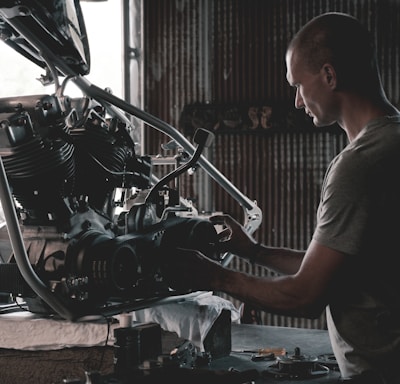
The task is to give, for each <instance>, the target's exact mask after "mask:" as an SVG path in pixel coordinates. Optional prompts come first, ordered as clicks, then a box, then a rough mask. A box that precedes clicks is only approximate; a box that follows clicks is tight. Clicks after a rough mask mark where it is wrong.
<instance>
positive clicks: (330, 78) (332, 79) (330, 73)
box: [323, 64, 337, 89]
mask: <svg viewBox="0 0 400 384" xmlns="http://www.w3.org/2000/svg"><path fill="white" fill-rule="evenodd" d="M323 71H324V76H325V80H326V83H327V84H328V86H329V87H331V88H332V89H335V88H336V80H337V79H336V72H335V69H334V68H333V67H332V66H331V65H330V64H325V65H324V66H323Z"/></svg>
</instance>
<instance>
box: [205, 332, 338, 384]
mask: <svg viewBox="0 0 400 384" xmlns="http://www.w3.org/2000/svg"><path fill="white" fill-rule="evenodd" d="M231 331H232V352H231V353H230V355H229V356H226V357H221V358H219V359H216V360H214V361H212V362H211V364H210V368H211V369H217V370H220V369H230V368H233V369H235V370H238V371H244V370H248V369H256V370H257V371H258V372H260V377H259V378H257V379H256V380H255V382H256V383H257V384H259V383H270V384H272V383H277V384H278V383H279V384H289V383H291V384H294V383H295V384H303V383H315V384H317V383H318V384H319V383H336V384H337V383H338V379H339V378H340V373H339V372H338V370H337V366H336V364H335V360H334V357H333V353H332V348H331V344H330V341H329V336H328V332H327V331H326V330H315V329H303V328H287V327H276V326H263V325H250V324H232V329H231ZM262 348H273V349H278V350H279V349H280V348H284V349H285V350H286V352H287V353H288V354H293V353H294V351H295V349H296V348H300V350H301V354H302V355H304V356H310V357H319V358H320V359H319V361H321V360H323V361H326V366H327V367H329V373H327V374H326V375H321V376H316V377H312V378H308V379H293V378H292V379H290V378H276V377H273V375H271V374H270V373H266V372H265V371H266V370H267V369H268V367H269V366H271V365H272V364H274V362H273V361H264V360H259V361H252V359H251V357H252V356H253V355H254V352H253V351H257V350H258V349H262ZM242 351H250V352H242Z"/></svg>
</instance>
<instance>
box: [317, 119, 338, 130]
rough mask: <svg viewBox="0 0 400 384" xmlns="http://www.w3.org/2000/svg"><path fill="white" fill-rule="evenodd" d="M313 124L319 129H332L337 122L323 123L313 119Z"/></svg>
mask: <svg viewBox="0 0 400 384" xmlns="http://www.w3.org/2000/svg"><path fill="white" fill-rule="evenodd" d="M312 121H313V124H314V125H315V126H316V127H317V128H323V127H330V126H331V125H333V124H335V121H330V122H328V121H321V120H318V119H317V118H316V117H313V118H312Z"/></svg>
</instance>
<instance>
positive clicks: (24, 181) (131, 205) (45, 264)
mask: <svg viewBox="0 0 400 384" xmlns="http://www.w3.org/2000/svg"><path fill="white" fill-rule="evenodd" d="M129 129H130V127H129V126H127V124H126V123H125V122H124V121H122V120H120V119H119V118H118V117H111V118H109V117H107V113H106V111H105V109H104V108H103V107H102V106H101V105H100V104H99V103H97V102H96V101H94V100H93V99H90V98H87V97H82V98H78V99H70V98H68V97H66V96H59V95H33V96H22V97H11V98H4V99H0V156H1V158H2V161H3V164H4V168H5V172H6V175H7V179H8V182H9V185H10V190H11V193H12V196H13V198H14V199H15V204H16V212H17V214H18V219H19V221H20V226H21V232H22V236H23V241H24V244H25V248H26V252H27V255H28V257H29V261H30V263H31V265H32V266H33V269H34V271H35V273H36V274H37V276H38V277H39V278H40V279H41V280H42V281H43V282H44V283H45V284H46V285H47V286H48V288H49V289H50V290H51V291H52V292H53V293H54V295H56V296H57V297H58V298H59V299H60V300H61V301H62V302H63V303H64V304H65V305H66V306H68V307H69V308H72V311H73V312H74V313H76V316H77V317H79V316H82V315H85V314H89V313H107V314H110V313H111V314H112V313H119V312H121V310H122V308H123V309H124V310H126V309H135V308H139V307H145V306H147V305H149V303H152V302H153V301H157V300H159V299H160V298H165V297H168V296H171V295H179V294H185V293H188V292H176V291H174V290H172V289H171V288H170V287H169V286H168V283H167V282H166V281H165V279H164V277H163V274H162V265H163V262H164V259H165V255H166V254H168V252H173V251H174V249H176V248H177V247H185V248H194V249H198V250H200V251H202V252H203V253H204V254H205V255H207V256H209V257H210V258H212V259H215V260H218V258H219V255H218V254H216V252H215V250H214V247H213V245H214V244H215V243H216V242H217V234H216V231H215V228H214V226H213V225H212V224H211V223H210V222H209V221H208V220H205V219H202V218H199V217H198V216H196V215H193V214H191V212H190V209H182V207H181V206H180V196H179V193H178V191H176V190H173V189H171V188H169V187H166V185H165V184H164V185H162V187H160V188H159V190H157V191H154V190H153V191H152V194H151V196H152V199H150V201H149V200H148V199H146V198H145V196H148V195H149V189H150V185H151V182H150V178H151V172H152V164H151V158H150V157H149V156H141V157H140V156H137V155H136V153H135V145H134V142H133V141H132V138H131V135H130V134H129ZM11 270H12V271H14V274H11V275H10V271H11ZM2 276H3V277H4V278H2ZM0 281H2V283H0V285H1V286H0V291H7V290H10V291H11V292H12V293H13V295H16V296H23V298H24V299H25V300H26V302H27V304H28V306H29V309H30V310H31V311H33V312H40V313H51V312H52V311H51V309H50V308H49V306H48V305H46V303H45V302H44V301H43V300H42V299H41V298H40V297H39V296H38V295H37V294H35V293H34V292H33V291H32V290H31V289H29V287H28V286H27V285H26V284H24V282H23V280H21V278H20V275H19V273H18V268H16V265H15V260H14V258H13V255H10V258H9V260H8V262H7V263H5V264H0ZM4 284H5V285H7V286H6V287H4Z"/></svg>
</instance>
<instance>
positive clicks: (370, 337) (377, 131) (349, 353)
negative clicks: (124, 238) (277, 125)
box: [170, 13, 400, 384]
mask: <svg viewBox="0 0 400 384" xmlns="http://www.w3.org/2000/svg"><path fill="white" fill-rule="evenodd" d="M286 65H287V80H288V82H289V84H290V85H291V86H293V87H294V88H295V90H296V96H295V106H296V108H304V110H305V112H306V113H307V114H308V115H310V116H311V118H312V119H313V122H314V124H315V125H316V126H318V127H324V126H328V125H331V124H334V123H338V124H339V125H340V126H341V127H342V128H343V129H344V131H345V132H346V134H347V137H348V140H349V144H348V146H347V147H346V148H345V149H344V150H343V151H342V152H341V153H340V154H339V155H338V156H337V157H336V158H335V159H334V160H333V161H332V163H331V164H330V166H329V168H328V170H327V173H326V176H325V179H324V182H323V187H322V191H321V200H320V205H319V208H318V212H317V225H316V228H315V232H314V235H313V237H312V239H311V241H310V244H309V246H308V249H307V250H306V251H297V250H291V249H285V248H274V247H269V246H266V245H260V244H257V242H256V241H255V240H254V239H253V238H252V237H251V236H249V235H248V234H247V233H246V232H245V230H244V229H243V227H242V226H241V225H240V224H239V223H238V222H237V221H236V220H234V219H233V218H231V217H230V216H227V215H222V216H215V217H212V218H211V220H212V221H213V222H214V223H215V224H221V223H224V224H225V225H226V229H225V230H224V231H223V232H222V233H221V242H220V243H219V244H218V246H219V247H220V248H221V250H223V251H229V252H232V253H234V254H236V255H238V256H239V257H243V258H247V259H248V260H250V261H252V262H255V263H258V264H260V265H264V266H266V267H268V268H270V269H271V270H274V271H276V272H278V273H279V275H278V276H275V277H259V276H251V275H248V274H245V273H243V272H239V271H235V270H232V269H228V268H225V267H223V266H221V265H220V264H219V263H217V262H215V261H212V260H209V259H207V258H206V257H204V256H203V255H201V254H200V253H199V252H197V251H190V250H179V251H178V252H176V254H175V255H174V256H173V257H172V260H170V262H171V265H173V268H170V278H171V282H173V284H175V285H178V284H179V285H180V286H185V287H190V288H192V289H198V290H203V289H204V290H215V291H220V292H226V293H227V294H230V295H231V296H233V297H236V298H238V299H240V300H242V301H244V302H246V303H249V304H251V305H253V306H256V307H258V308H261V309H263V310H265V311H269V312H274V313H278V314H283V315H291V316H301V317H309V318H316V317H318V316H320V315H321V313H322V311H324V310H326V314H327V323H328V331H329V335H330V339H331V343H332V348H333V351H334V354H335V357H336V360H337V362H338V364H339V368H340V373H341V377H342V379H343V380H346V382H347V380H349V383H362V384H367V383H374V384H378V383H385V384H399V383H400V375H399V374H398V373H397V372H398V371H399V369H398V363H399V362H400V278H399V271H398V268H397V264H398V261H397V260H398V259H399V258H400V246H399V243H398V239H400V186H399V184H400V183H399V181H398V178H399V177H400V112H399V111H398V110H397V109H396V108H395V107H394V106H393V105H392V104H391V103H390V102H389V101H388V99H387V98H386V96H385V93H384V90H383V88H382V85H381V80H380V75H379V71H378V66H377V62H376V57H375V51H374V48H373V44H372V39H371V37H370V35H369V33H368V31H367V30H366V29H364V27H363V26H362V25H361V23H359V22H358V21H357V20H356V19H355V18H353V17H351V16H349V15H345V14H341V13H327V14H323V15H320V16H318V17H316V18H314V19H313V20H311V21H310V22H309V23H307V24H306V25H305V26H304V27H303V28H302V29H301V30H300V31H299V32H298V33H297V34H296V36H295V37H294V38H293V40H292V41H291V42H290V44H289V47H288V49H287V53H286ZM171 265H170V267H171Z"/></svg>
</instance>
